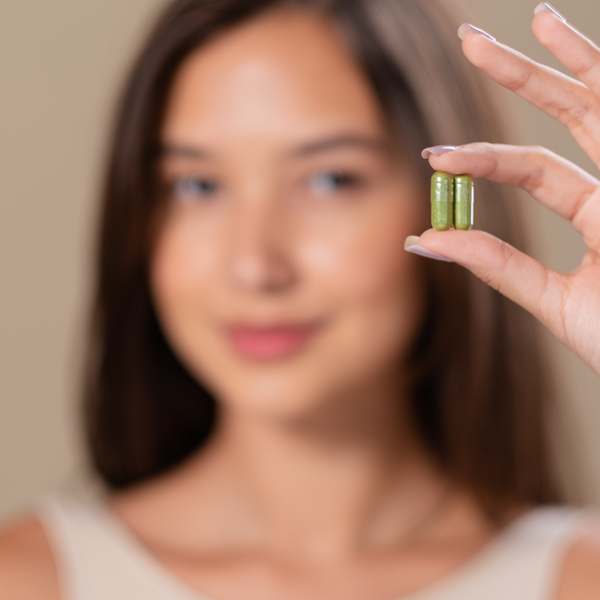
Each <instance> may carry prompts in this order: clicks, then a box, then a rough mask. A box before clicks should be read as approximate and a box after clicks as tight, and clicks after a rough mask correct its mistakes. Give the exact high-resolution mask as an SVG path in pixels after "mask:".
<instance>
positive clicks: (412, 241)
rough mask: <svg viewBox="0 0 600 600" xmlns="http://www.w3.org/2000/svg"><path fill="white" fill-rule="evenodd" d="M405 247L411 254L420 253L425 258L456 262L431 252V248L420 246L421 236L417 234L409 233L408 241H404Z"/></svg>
mask: <svg viewBox="0 0 600 600" xmlns="http://www.w3.org/2000/svg"><path fill="white" fill-rule="evenodd" d="M404 249H405V250H406V251H407V252H410V253H411V254H418V255H419V256H424V257H425V258H432V259H433V260H441V261H444V262H454V261H453V260H450V259H449V258H447V257H445V256H442V255H441V254H436V253H435V252H430V251H429V250H426V249H425V248H423V247H421V246H419V236H417V235H409V236H408V237H407V238H406V241H405V242H404Z"/></svg>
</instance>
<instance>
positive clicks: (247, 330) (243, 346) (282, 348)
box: [228, 324, 319, 360]
mask: <svg viewBox="0 0 600 600" xmlns="http://www.w3.org/2000/svg"><path fill="white" fill-rule="evenodd" d="M318 329H319V326H318V325H315V324H311V325H275V326H271V327H253V326H247V325H235V326H233V327H230V328H229V331H228V333H229V338H230V340H231V343H232V345H233V347H234V348H235V350H236V351H237V352H239V353H240V354H241V355H242V356H245V357H246V358H251V359H255V360H274V359H281V358H286V357H289V356H291V355H293V354H295V353H297V352H299V351H300V350H301V349H303V348H304V347H305V346H306V345H307V344H308V343H309V342H310V340H311V339H312V338H313V337H314V336H315V334H316V333H317V331H318Z"/></svg>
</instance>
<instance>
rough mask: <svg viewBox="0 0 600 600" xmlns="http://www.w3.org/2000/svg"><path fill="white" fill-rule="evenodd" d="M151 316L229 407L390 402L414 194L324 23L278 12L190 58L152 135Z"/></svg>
mask: <svg viewBox="0 0 600 600" xmlns="http://www.w3.org/2000/svg"><path fill="white" fill-rule="evenodd" d="M162 141H163V144H164V153H163V156H162V159H161V165H160V169H161V176H162V179H163V183H164V184H165V186H166V187H165V189H166V190H167V191H168V196H169V197H168V206H167V209H166V214H165V216H164V220H163V222H162V229H161V230H160V235H159V237H158V241H157V244H156V246H155V250H154V254H153V257H152V264H151V282H152V287H153V295H154V299H155V304H156V307H157V311H158V313H159V318H160V320H161V323H162V326H163V328H164V331H165V334H166V336H167V338H168V339H169V341H170V343H171V345H172V347H173V348H174V350H175V352H176V353H177V355H178V356H179V357H180V359H181V360H182V362H183V363H184V364H185V365H186V366H187V368H188V369H189V370H190V371H191V372H192V373H194V374H195V375H196V376H197V377H198V378H199V379H200V380H201V381H202V382H203V383H204V385H206V386H207V387H208V388H209V389H210V390H211V391H212V392H213V393H214V394H215V395H216V396H217V398H218V399H219V400H220V402H222V403H224V404H226V405H227V406H229V407H230V408H233V409H238V410H244V411H262V412H266V413H269V414H271V415H273V416H275V415H279V416H290V417H291V416H298V415H301V414H303V413H308V412H310V411H312V410H315V409H318V408H319V407H322V406H323V405H324V404H325V403H328V402H333V401H339V400H340V399H343V398H346V397H349V396H350V395H356V394H363V395H364V397H365V399H366V400H368V395H369V393H370V392H369V391H370V390H374V389H378V390H380V389H382V386H383V387H384V388H385V387H387V388H389V389H390V390H392V388H394V386H395V385H397V381H395V379H394V378H395V377H397V375H394V373H397V371H398V368H397V367H396V365H399V364H400V362H399V361H400V360H401V358H402V355H403V352H405V350H406V348H407V345H408V344H409V343H410V342H411V340H412V338H413V336H414V334H415V331H416V329H417V328H418V327H419V325H420V316H421V311H420V306H421V304H422V297H423V295H422V291H421V286H420V280H419V278H418V276H417V271H416V261H417V260H418V259H415V258H414V257H412V256H410V255H408V254H407V253H405V252H404V251H403V242H404V239H405V237H406V236H407V235H408V234H410V233H411V232H414V231H417V230H418V229H419V226H420V219H421V214H420V211H419V210H418V209H417V208H416V207H417V206H418V205H419V204H420V199H419V194H418V191H419V190H418V189H417V188H416V185H415V182H414V181H413V178H412V176H411V173H410V172H409V169H408V167H407V166H406V165H405V164H404V163H403V160H402V159H401V158H399V156H398V155H397V154H396V153H395V152H394V149H393V148H392V147H391V145H390V140H389V138H388V137H387V127H386V124H385V122H384V120H383V116H382V114H381V109H380V107H379V106H378V103H377V100H376V98H375V96H374V93H373V91H372V90H371V89H370V87H369V85H368V82H367V81H366V79H365V76H364V75H363V74H362V73H361V71H360V69H359V67H358V66H357V64H356V63H355V61H354V60H353V58H352V56H351V54H350V53H349V51H348V50H347V49H346V48H345V47H344V45H343V43H342V42H341V41H340V39H339V38H338V37H337V36H336V33H335V32H334V30H333V28H332V27H331V26H330V25H329V24H328V23H327V22H325V21H323V20H321V19H320V18H319V17H317V16H312V15H307V14H302V13H295V12H278V13H272V14H269V15H266V16H262V17H260V18H258V19H256V20H254V21H251V22H248V23H246V24H244V25H242V26H240V27H238V28H236V29H234V30H232V31H229V32H227V33H225V34H223V35H221V36H220V37H218V38H217V39H215V40H214V41H212V42H211V43H210V44H209V45H207V46H204V47H203V48H201V49H200V50H198V51H197V52H196V53H194V54H192V55H190V56H189V57H188V59H187V60H186V62H184V64H183V65H182V67H181V68H180V70H179V72H178V74H177V76H176V78H175V81H174V85H173V88H172V91H171V95H170V99H169V103H168V106H167V111H166V116H165V120H164V123H163V128H162Z"/></svg>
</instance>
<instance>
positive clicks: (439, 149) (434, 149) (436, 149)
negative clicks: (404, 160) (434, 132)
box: [421, 146, 458, 158]
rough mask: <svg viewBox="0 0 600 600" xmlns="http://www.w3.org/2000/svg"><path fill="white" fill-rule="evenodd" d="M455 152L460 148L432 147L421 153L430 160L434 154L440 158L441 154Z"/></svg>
mask: <svg viewBox="0 0 600 600" xmlns="http://www.w3.org/2000/svg"><path fill="white" fill-rule="evenodd" d="M455 150H458V146H432V147H431V148H425V150H423V152H421V156H422V157H423V158H429V157H430V156H431V155H432V154H433V155H434V156H439V155H440V154H446V153H448V152H454V151H455Z"/></svg>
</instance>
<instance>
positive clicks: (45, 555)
mask: <svg viewBox="0 0 600 600" xmlns="http://www.w3.org/2000/svg"><path fill="white" fill-rule="evenodd" d="M0 598H10V599H11V600H59V599H60V595H59V587H58V577H57V573H56V567H55V565H54V559H53V557H52V552H51V550H50V546H49V544H48V540H47V539H46V535H45V533H44V530H43V529H42V526H41V525H40V524H39V522H38V521H37V520H36V519H33V518H29V519H26V520H23V521H20V522H18V523H16V524H14V525H12V526H11V527H9V528H8V529H6V530H4V531H2V532H0Z"/></svg>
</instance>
